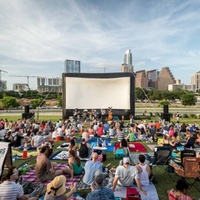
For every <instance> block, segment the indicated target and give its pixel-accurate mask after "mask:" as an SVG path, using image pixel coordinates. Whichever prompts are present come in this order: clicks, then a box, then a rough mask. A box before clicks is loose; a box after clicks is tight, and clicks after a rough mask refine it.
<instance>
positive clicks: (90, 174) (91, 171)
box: [83, 160, 102, 185]
mask: <svg viewBox="0 0 200 200" xmlns="http://www.w3.org/2000/svg"><path fill="white" fill-rule="evenodd" d="M84 168H85V175H84V177H83V182H84V183H85V184H87V185H91V184H92V183H93V182H94V175H95V173H97V172H102V163H100V162H98V161H97V162H93V161H91V160H90V161H87V162H86V163H85V167H84Z"/></svg>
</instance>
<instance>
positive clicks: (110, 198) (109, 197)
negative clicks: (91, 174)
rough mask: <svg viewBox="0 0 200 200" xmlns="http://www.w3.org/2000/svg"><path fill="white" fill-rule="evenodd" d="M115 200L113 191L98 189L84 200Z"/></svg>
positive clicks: (104, 188) (103, 188)
mask: <svg viewBox="0 0 200 200" xmlns="http://www.w3.org/2000/svg"><path fill="white" fill-rule="evenodd" d="M94 199H95V200H102V199H103V200H115V196H114V193H113V191H112V190H111V189H110V188H106V187H103V186H101V187H98V188H97V189H95V190H94V191H92V192H90V193H89V194H88V195H87V198H86V200H94Z"/></svg>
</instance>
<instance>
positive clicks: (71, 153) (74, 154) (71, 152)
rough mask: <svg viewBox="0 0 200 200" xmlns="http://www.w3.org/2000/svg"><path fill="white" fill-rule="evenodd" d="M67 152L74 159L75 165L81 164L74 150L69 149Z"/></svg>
mask: <svg viewBox="0 0 200 200" xmlns="http://www.w3.org/2000/svg"><path fill="white" fill-rule="evenodd" d="M69 154H70V155H72V156H73V157H74V159H75V160H76V163H77V165H78V166H79V167H80V166H81V160H80V159H79V157H78V156H76V153H75V151H74V150H70V151H69Z"/></svg>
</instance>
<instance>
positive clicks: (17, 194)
mask: <svg viewBox="0 0 200 200" xmlns="http://www.w3.org/2000/svg"><path fill="white" fill-rule="evenodd" d="M18 173H19V172H18V170H17V169H16V168H15V167H10V168H9V169H8V171H7V172H6V173H5V176H4V179H5V181H4V182H3V183H2V184H0V199H2V200H3V199H6V200H14V199H19V200H36V199H37V198H36V197H32V198H28V196H27V195H24V190H23V188H22V186H21V185H20V184H17V183H15V181H16V180H17V179H18V178H19V177H18Z"/></svg>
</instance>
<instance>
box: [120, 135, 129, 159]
mask: <svg viewBox="0 0 200 200" xmlns="http://www.w3.org/2000/svg"><path fill="white" fill-rule="evenodd" d="M120 148H122V149H123V150H124V155H125V156H128V155H129V150H128V143H127V141H126V139H124V138H123V139H122V140H121V142H120Z"/></svg>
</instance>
